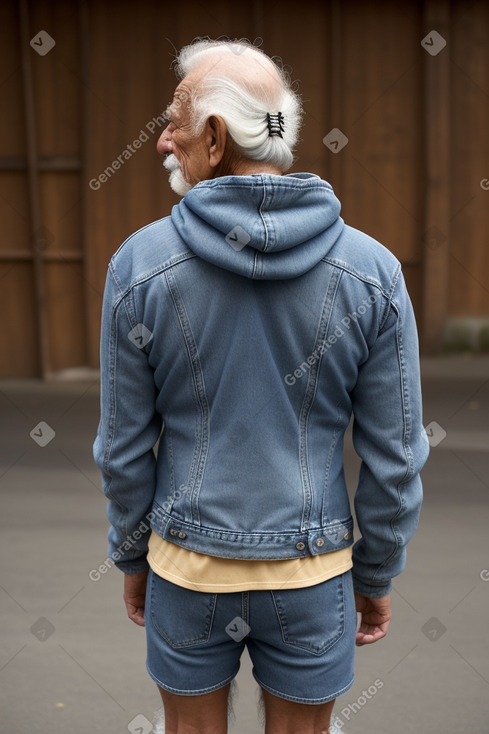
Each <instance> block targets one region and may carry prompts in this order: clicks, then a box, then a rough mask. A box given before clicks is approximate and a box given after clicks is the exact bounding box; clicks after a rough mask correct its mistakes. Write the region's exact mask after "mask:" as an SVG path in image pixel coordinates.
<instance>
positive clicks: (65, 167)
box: [0, 155, 82, 172]
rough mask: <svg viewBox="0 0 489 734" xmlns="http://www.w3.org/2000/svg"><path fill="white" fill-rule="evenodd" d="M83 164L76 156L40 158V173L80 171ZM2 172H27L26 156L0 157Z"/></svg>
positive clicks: (38, 161)
mask: <svg viewBox="0 0 489 734" xmlns="http://www.w3.org/2000/svg"><path fill="white" fill-rule="evenodd" d="M81 167H82V163H81V160H80V158H77V157H75V156H61V155H59V156H58V155H56V156H55V155H52V156H39V157H38V159H37V170H38V171H60V172H62V171H80V170H81ZM0 171H27V159H26V158H25V157H24V156H0Z"/></svg>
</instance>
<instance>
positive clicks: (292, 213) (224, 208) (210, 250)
mask: <svg viewBox="0 0 489 734" xmlns="http://www.w3.org/2000/svg"><path fill="white" fill-rule="evenodd" d="M339 214H340V202H339V201H338V199H337V198H336V196H335V195H334V193H333V189H332V187H331V186H330V184H329V183H327V182H326V181H323V180H322V179H321V178H319V176H316V175H314V174H310V173H293V174H287V175H285V176H276V175H272V174H253V175H251V176H223V177H221V178H217V179H212V180H210V181H202V182H201V183H198V184H197V185H196V186H194V188H193V189H191V191H189V192H188V194H186V196H185V197H184V198H183V199H182V201H181V202H180V203H179V204H177V205H176V206H175V207H173V210H172V213H171V219H172V222H173V224H174V226H175V228H176V230H177V232H178V234H179V235H180V237H181V238H182V239H183V240H184V242H185V244H186V245H187V247H188V248H189V249H190V250H191V251H192V252H194V253H195V254H196V255H198V256H199V257H201V258H202V259H204V260H207V261H208V262H210V263H212V264H213V265H217V266H218V267H220V268H224V269H225V270H230V271H232V272H233V273H238V274H239V275H242V276H245V277H247V278H254V279H256V280H276V279H286V278H296V277H298V276H299V275H302V274H303V273H306V272H307V271H308V270H310V269H311V268H313V267H314V266H315V265H316V264H317V263H318V262H319V261H320V260H321V259H322V258H323V257H325V256H326V255H327V254H328V252H329V250H330V249H331V247H332V246H333V245H334V243H335V242H336V240H337V239H338V237H339V236H340V234H341V232H342V229H343V227H344V223H343V220H342V219H341V217H340V216H339Z"/></svg>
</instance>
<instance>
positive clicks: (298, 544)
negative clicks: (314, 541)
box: [295, 540, 306, 550]
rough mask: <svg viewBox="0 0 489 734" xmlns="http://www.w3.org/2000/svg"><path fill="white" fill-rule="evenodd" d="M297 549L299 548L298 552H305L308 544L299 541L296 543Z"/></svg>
mask: <svg viewBox="0 0 489 734" xmlns="http://www.w3.org/2000/svg"><path fill="white" fill-rule="evenodd" d="M295 547H296V548H297V550H304V548H305V547H306V544H305V543H303V542H302V540H299V542H298V543H296V546H295Z"/></svg>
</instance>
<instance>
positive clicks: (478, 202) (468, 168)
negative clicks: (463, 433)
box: [447, 0, 489, 318]
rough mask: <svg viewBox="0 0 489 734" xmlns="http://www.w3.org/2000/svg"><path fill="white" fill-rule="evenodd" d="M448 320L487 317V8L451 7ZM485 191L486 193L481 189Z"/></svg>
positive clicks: (480, 4) (480, 5)
mask: <svg viewBox="0 0 489 734" xmlns="http://www.w3.org/2000/svg"><path fill="white" fill-rule="evenodd" d="M452 27H453V29H454V37H453V41H452V44H451V46H452V48H451V52H450V58H451V84H452V90H453V98H454V100H456V104H453V107H452V145H451V149H452V150H453V151H454V157H453V163H452V171H451V176H450V180H451V192H452V195H451V201H452V210H451V212H450V227H451V238H450V268H449V284H448V304H447V313H448V316H449V317H462V318H463V317H465V318H467V317H485V318H488V316H489V277H488V274H489V248H488V247H487V233H488V232H489V188H488V187H489V136H488V134H487V132H488V130H489V100H488V93H489V4H488V3H487V2H483V1H481V0H479V1H478V2H473V3H471V4H470V6H468V7H467V5H466V4H465V3H456V4H455V6H454V7H452ZM484 187H485V188H484Z"/></svg>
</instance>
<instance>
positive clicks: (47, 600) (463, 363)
mask: <svg viewBox="0 0 489 734" xmlns="http://www.w3.org/2000/svg"><path fill="white" fill-rule="evenodd" d="M423 382H424V399H425V425H426V426H428V428H429V432H430V433H431V434H432V436H431V440H432V442H433V443H438V445H436V446H434V447H433V449H432V453H431V457H430V460H429V462H428V464H427V466H426V468H425V470H424V472H423V477H424V486H425V503H424V510H423V513H422V518H421V523H420V528H419V531H418V533H417V535H416V537H415V539H414V540H413V541H412V543H411V545H410V547H409V552H408V565H407V569H406V571H405V573H404V574H403V575H402V576H401V577H399V578H398V579H396V580H395V583H394V592H393V612H394V617H393V621H392V624H391V628H390V632H389V635H388V636H387V638H386V639H385V640H383V641H381V642H379V643H377V644H376V645H373V646H370V647H364V648H361V649H360V650H359V651H358V654H357V662H356V671H357V678H356V682H355V684H354V686H353V688H352V689H350V691H349V692H348V693H346V694H345V695H344V696H343V697H342V698H341V699H339V700H338V701H337V704H336V708H335V712H336V715H337V717H338V718H337V724H338V727H339V728H340V730H341V731H342V732H347V734H359V733H360V732H362V734H365V733H366V734H374V733H375V734H392V733H395V734H398V733H400V732H403V734H408V733H411V732H412V733H413V734H414V733H416V734H419V733H420V734H439V733H440V732H444V734H462V733H465V732H470V733H471V734H487V732H488V731H489V654H488V653H489V638H488V619H489V613H488V609H489V606H488V604H489V542H488V531H487V528H488V521H489V504H488V489H489V455H488V448H489V421H488V415H489V359H488V358H485V357H482V358H480V357H479V358H470V357H451V358H445V359H430V360H424V362H423ZM98 399H99V398H98V380H97V378H96V376H94V375H85V376H84V378H83V379H79V380H77V381H70V382H67V381H57V382H53V383H47V384H45V383H44V384H43V383H40V382H37V381H23V382H20V381H4V382H1V383H0V407H1V411H0V421H1V430H2V441H1V446H0V497H1V513H0V523H1V535H0V558H1V576H0V584H1V586H0V613H1V619H2V633H3V634H2V635H1V641H0V731H2V732H9V734H34V733H35V732H42V733H43V734H47V733H48V732H49V733H50V734H57V733H58V732H59V733H61V732H62V733H63V734H65V733H66V732H70V733H71V734H87V733H88V732H90V733H91V734H97V733H99V732H100V733H101V734H102V733H103V734H116V733H117V734H119V733H120V734H123V732H127V731H130V732H135V733H138V734H148V732H149V731H150V726H149V724H148V722H149V721H151V720H152V718H153V713H154V711H155V710H156V709H157V708H158V707H159V698H158V694H157V691H156V689H155V687H154V685H153V683H152V682H151V680H150V678H149V677H148V675H147V674H146V670H145V665H144V661H145V638H144V631H143V629H142V628H138V627H136V626H135V625H134V624H132V623H131V622H130V621H129V620H128V619H127V618H126V615H125V609H124V606H123V602H122V597H121V593H122V575H121V573H120V572H119V571H118V570H117V569H114V568H112V569H111V570H110V571H109V572H108V573H107V574H105V575H104V576H102V577H101V579H100V580H99V581H91V580H90V578H89V572H90V570H91V569H94V568H97V567H98V566H99V565H100V564H101V563H102V562H103V561H104V559H105V557H106V531H107V525H106V519H105V497H104V496H103V494H102V493H101V490H100V480H99V475H98V470H97V469H96V467H95V466H94V464H93V461H92V454H91V446H92V441H93V438H94V435H95V431H96V426H97V421H98ZM379 409H380V406H379ZM42 422H44V423H45V424H47V425H43V423H42ZM40 424H41V425H40ZM53 431H54V433H55V435H54V436H53V433H52V432H53ZM445 433H446V435H445ZM49 439H52V440H49ZM345 455H346V465H347V475H348V480H349V485H351V486H353V485H354V481H355V473H356V470H357V468H358V462H357V460H356V457H355V456H354V454H353V451H352V449H351V446H350V445H348V446H347V449H346V452H345ZM238 685H239V697H238V700H237V702H236V705H235V711H236V722H235V723H234V724H233V725H232V727H231V730H230V731H231V732H232V734H245V733H246V734H249V733H250V732H260V731H261V727H260V725H259V723H258V719H257V715H256V698H257V688H256V685H255V683H254V682H253V679H252V677H251V670H250V663H249V660H248V658H246V657H244V658H243V663H242V668H241V671H240V673H239V675H238Z"/></svg>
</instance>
